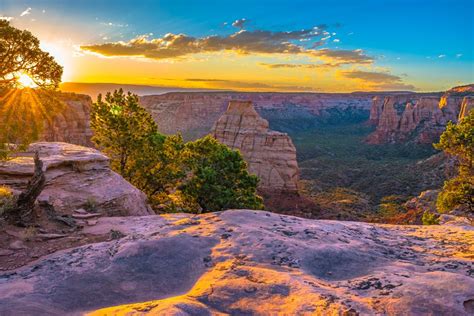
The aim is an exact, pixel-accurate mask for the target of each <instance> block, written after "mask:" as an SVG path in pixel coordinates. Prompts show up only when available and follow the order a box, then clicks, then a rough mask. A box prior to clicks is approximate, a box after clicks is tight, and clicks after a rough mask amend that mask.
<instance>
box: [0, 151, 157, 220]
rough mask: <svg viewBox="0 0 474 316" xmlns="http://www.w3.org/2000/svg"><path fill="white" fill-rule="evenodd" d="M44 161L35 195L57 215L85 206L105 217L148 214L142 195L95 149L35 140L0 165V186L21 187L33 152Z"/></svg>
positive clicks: (29, 173)
mask: <svg viewBox="0 0 474 316" xmlns="http://www.w3.org/2000/svg"><path fill="white" fill-rule="evenodd" d="M35 151H38V152H39V155H40V158H41V160H42V161H43V164H44V167H43V168H44V171H45V176H46V186H45V188H44V190H43V191H42V193H41V195H40V196H39V198H38V201H40V202H41V203H46V204H49V205H51V206H53V207H54V210H55V211H56V212H58V213H60V214H71V213H72V212H73V211H75V210H79V209H87V210H89V211H91V212H99V213H100V214H101V215H108V216H127V215H148V214H151V211H150V209H149V207H148V205H147V203H146V196H145V195H144V194H143V193H142V192H141V191H139V190H138V189H136V188H135V187H134V186H132V185H131V184H130V183H128V182H127V181H125V180H124V179H123V178H122V177H121V176H120V175H118V174H117V173H115V172H113V171H112V170H111V169H110V167H109V159H108V158H107V157H106V156H104V155H103V154H102V153H100V152H99V151H97V150H95V149H91V148H86V147H82V146H76V145H71V144H67V143H46V142H39V143H34V144H32V145H30V147H29V149H28V152H26V153H22V154H20V157H18V158H15V159H13V160H10V161H8V162H5V163H3V164H0V185H7V186H9V187H11V188H13V189H16V190H23V189H24V188H25V186H26V184H27V182H28V180H29V179H30V178H31V175H32V174H33V169H34V164H33V153H34V152H35Z"/></svg>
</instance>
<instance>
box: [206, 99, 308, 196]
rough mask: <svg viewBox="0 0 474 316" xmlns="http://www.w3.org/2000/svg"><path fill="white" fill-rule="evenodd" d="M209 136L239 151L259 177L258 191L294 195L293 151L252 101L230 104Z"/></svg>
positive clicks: (294, 169)
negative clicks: (270, 127)
mask: <svg viewBox="0 0 474 316" xmlns="http://www.w3.org/2000/svg"><path fill="white" fill-rule="evenodd" d="M211 135H212V136H214V137H215V138H216V139H217V140H218V141H220V142H221V143H223V144H225V145H227V146H229V147H230V148H232V149H238V150H239V151H240V152H241V153H242V156H243V157H244V159H245V160H246V161H247V163H248V168H249V171H250V172H251V173H253V174H255V175H257V176H258V177H259V178H260V183H259V189H261V190H265V191H270V190H271V191H275V190H276V191H285V192H296V191H297V190H298V178H299V170H298V163H297V161H296V148H295V146H294V145H293V142H292V141H291V138H290V137H289V136H288V135H287V134H284V133H280V132H275V131H272V130H270V129H269V128H268V122H267V121H266V120H265V119H263V118H261V117H260V115H259V114H258V113H257V112H256V111H255V108H254V107H253V105H252V102H251V101H230V102H229V106H228V108H227V111H226V112H225V113H224V114H223V115H222V116H221V117H220V118H219V120H217V122H216V123H215V125H214V127H213V128H212V131H211Z"/></svg>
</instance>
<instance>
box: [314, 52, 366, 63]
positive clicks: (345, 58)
mask: <svg viewBox="0 0 474 316" xmlns="http://www.w3.org/2000/svg"><path fill="white" fill-rule="evenodd" d="M311 55H313V56H316V57H319V58H320V59H322V60H324V61H327V63H328V64H331V65H335V66H339V65H346V64H371V63H373V62H374V58H373V57H370V56H368V55H366V54H364V52H363V51H362V50H361V49H356V50H343V49H335V50H334V49H327V48H324V49H319V50H313V51H311Z"/></svg>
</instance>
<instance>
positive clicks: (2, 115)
mask: <svg viewBox="0 0 474 316" xmlns="http://www.w3.org/2000/svg"><path fill="white" fill-rule="evenodd" d="M25 83H26V84H29V83H30V82H29V81H25ZM22 84H23V83H22ZM2 94H3V95H2ZM62 109H64V106H63V102H62V101H61V100H60V99H59V98H58V96H57V95H56V93H55V92H54V91H47V90H41V89H32V88H30V87H25V88H23V89H9V90H6V91H4V92H3V93H0V142H1V143H11V144H25V143H28V142H31V141H33V140H35V139H38V138H39V137H40V136H41V133H42V132H43V129H44V125H45V124H51V123H52V120H53V119H54V117H55V115H56V114H57V113H58V112H60V111H61V110H62Z"/></svg>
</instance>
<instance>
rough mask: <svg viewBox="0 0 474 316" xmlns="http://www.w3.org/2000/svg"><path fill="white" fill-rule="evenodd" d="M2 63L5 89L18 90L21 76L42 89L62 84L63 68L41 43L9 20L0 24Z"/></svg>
mask: <svg viewBox="0 0 474 316" xmlns="http://www.w3.org/2000/svg"><path fill="white" fill-rule="evenodd" d="M0 61H1V64H0V86H2V87H10V88H11V87H16V86H17V84H18V77H19V75H20V74H21V73H24V74H26V75H28V76H29V77H30V78H31V79H32V80H33V81H34V82H35V83H36V84H37V85H38V86H39V87H42V88H57V87H58V85H59V83H60V82H61V76H62V74H63V68H62V67H61V66H60V65H58V64H57V63H56V61H55V60H54V58H53V57H52V56H51V55H49V53H47V52H44V51H42V50H41V48H40V42H39V40H38V39H37V38H36V37H35V36H34V35H33V34H31V33H30V32H28V31H22V30H19V29H16V28H14V27H13V26H11V25H10V23H9V22H8V21H6V20H0Z"/></svg>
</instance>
